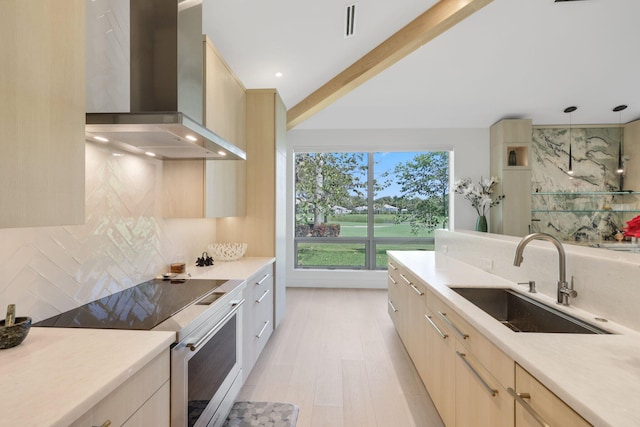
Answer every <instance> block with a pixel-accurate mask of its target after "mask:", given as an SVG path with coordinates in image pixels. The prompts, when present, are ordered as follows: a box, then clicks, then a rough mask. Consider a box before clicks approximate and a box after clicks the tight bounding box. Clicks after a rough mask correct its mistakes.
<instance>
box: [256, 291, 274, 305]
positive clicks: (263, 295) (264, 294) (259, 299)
mask: <svg viewBox="0 0 640 427" xmlns="http://www.w3.org/2000/svg"><path fill="white" fill-rule="evenodd" d="M270 290H271V289H267V290H266V291H264V293H263V294H262V296H261V297H260V298H258V299H257V300H256V302H257V303H258V304H260V303H261V302H262V300H263V299H264V297H266V296H267V294H268V293H269V291H270Z"/></svg>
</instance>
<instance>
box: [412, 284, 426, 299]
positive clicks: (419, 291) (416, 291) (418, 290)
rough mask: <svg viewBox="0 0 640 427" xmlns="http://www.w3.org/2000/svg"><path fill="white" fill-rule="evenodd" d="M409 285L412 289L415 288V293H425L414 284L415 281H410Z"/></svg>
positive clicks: (420, 294)
mask: <svg viewBox="0 0 640 427" xmlns="http://www.w3.org/2000/svg"><path fill="white" fill-rule="evenodd" d="M409 286H411V289H413V290H414V291H415V293H416V294H418V295H419V296H422V295H424V292H422V291H421V290H420V289H418V288H416V285H414V284H413V283H409Z"/></svg>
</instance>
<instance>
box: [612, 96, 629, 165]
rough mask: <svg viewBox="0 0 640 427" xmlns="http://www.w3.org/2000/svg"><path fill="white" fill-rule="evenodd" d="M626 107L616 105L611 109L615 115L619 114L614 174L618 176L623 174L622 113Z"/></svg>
mask: <svg viewBox="0 0 640 427" xmlns="http://www.w3.org/2000/svg"><path fill="white" fill-rule="evenodd" d="M626 108H627V106H626V105H618V106H617V107H615V108H614V109H613V111H614V112H615V113H618V114H619V118H618V126H619V127H620V139H619V140H618V169H616V172H617V173H619V174H623V173H624V164H623V162H622V111H623V110H626Z"/></svg>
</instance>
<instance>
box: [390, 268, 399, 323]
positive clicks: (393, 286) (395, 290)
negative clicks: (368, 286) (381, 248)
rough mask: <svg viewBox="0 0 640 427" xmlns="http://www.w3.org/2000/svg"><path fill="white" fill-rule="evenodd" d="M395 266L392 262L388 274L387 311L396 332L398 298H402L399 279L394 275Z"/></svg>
mask: <svg viewBox="0 0 640 427" xmlns="http://www.w3.org/2000/svg"><path fill="white" fill-rule="evenodd" d="M395 268H396V267H395V265H394V264H393V263H392V262H391V261H390V262H389V268H388V272H387V293H388V295H387V311H388V313H389V317H391V321H392V322H393V325H394V326H395V328H396V330H398V308H397V307H396V305H397V304H398V298H399V296H400V288H399V286H400V284H399V283H398V279H397V278H396V276H395V275H394V271H393V270H394V269H395Z"/></svg>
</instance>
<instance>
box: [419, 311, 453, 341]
mask: <svg viewBox="0 0 640 427" xmlns="http://www.w3.org/2000/svg"><path fill="white" fill-rule="evenodd" d="M424 318H425V319H427V322H429V323H430V324H431V326H433V329H435V330H436V332H437V333H438V335H440V336H441V337H442V339H443V340H446V339H447V338H449V335H447V334H445V333H444V332H442V331H441V330H440V328H438V325H436V324H435V323H434V322H433V320H431V316H429V315H426V314H425V315H424Z"/></svg>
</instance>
